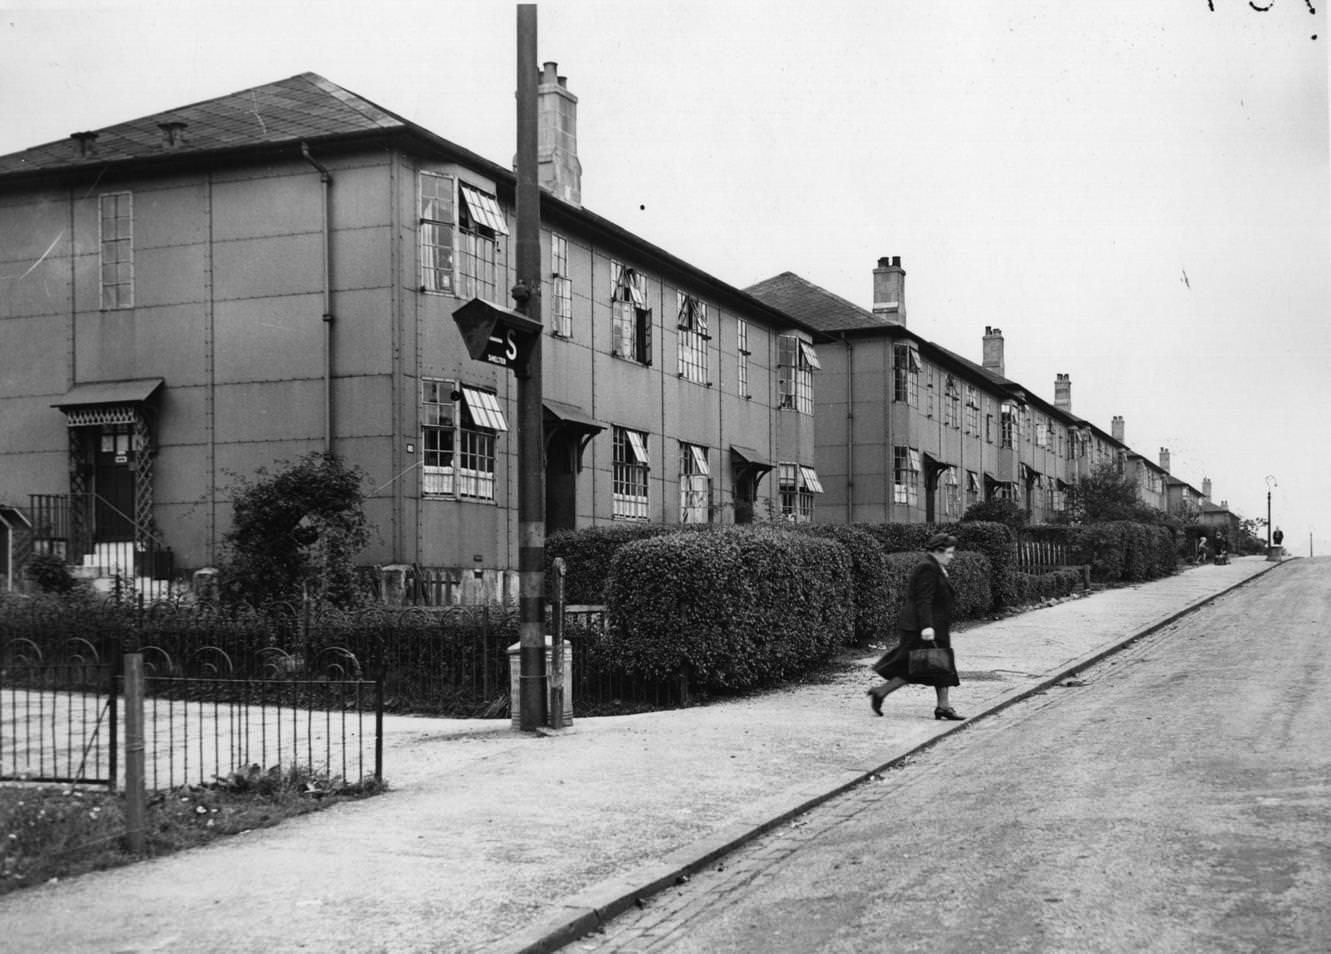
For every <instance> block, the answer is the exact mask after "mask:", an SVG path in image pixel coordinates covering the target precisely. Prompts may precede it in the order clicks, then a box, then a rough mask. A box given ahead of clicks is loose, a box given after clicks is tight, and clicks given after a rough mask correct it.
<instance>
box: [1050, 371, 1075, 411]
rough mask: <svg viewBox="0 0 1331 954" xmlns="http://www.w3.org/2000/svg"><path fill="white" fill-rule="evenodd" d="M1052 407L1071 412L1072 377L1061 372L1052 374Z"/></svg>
mask: <svg viewBox="0 0 1331 954" xmlns="http://www.w3.org/2000/svg"><path fill="white" fill-rule="evenodd" d="M1054 407H1056V408H1058V409H1059V410H1060V411H1067V412H1068V413H1069V414H1071V413H1072V378H1070V377H1068V376H1067V375H1066V374H1063V373H1061V372H1060V373H1059V374H1056V375H1054Z"/></svg>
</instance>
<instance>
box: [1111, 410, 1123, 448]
mask: <svg viewBox="0 0 1331 954" xmlns="http://www.w3.org/2000/svg"><path fill="white" fill-rule="evenodd" d="M1109 436H1110V437H1112V438H1113V439H1114V440H1116V441H1118V442H1119V443H1120V444H1126V443H1127V441H1125V440H1124V439H1123V415H1122V414H1115V415H1114V419H1113V420H1112V421H1110V422H1109Z"/></svg>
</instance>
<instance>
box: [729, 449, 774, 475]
mask: <svg viewBox="0 0 1331 954" xmlns="http://www.w3.org/2000/svg"><path fill="white" fill-rule="evenodd" d="M730 456H731V457H733V458H734V459H735V463H737V464H739V465H740V466H741V467H752V468H753V469H754V470H759V471H762V472H763V473H766V472H767V471H769V470H771V469H772V466H773V465H772V462H771V461H770V460H768V459H767V458H766V457H765V456H764V455H763V454H761V453H759V452H758V451H756V450H754V449H753V448H752V447H745V446H744V445H743V444H731V445H730Z"/></svg>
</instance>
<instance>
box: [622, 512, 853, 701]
mask: <svg viewBox="0 0 1331 954" xmlns="http://www.w3.org/2000/svg"><path fill="white" fill-rule="evenodd" d="M606 593H607V600H606V603H607V608H608V611H609V614H610V618H611V621H612V624H611V625H612V627H613V633H614V637H615V639H616V640H617V642H618V643H619V658H620V662H621V664H622V665H623V667H624V669H625V670H626V671H628V672H630V673H635V674H639V675H642V676H645V677H647V678H650V679H658V680H664V679H669V678H672V677H678V676H683V677H684V678H687V679H688V680H689V682H690V683H691V684H692V685H694V686H698V687H701V688H707V689H727V690H736V689H747V688H751V687H754V686H759V685H764V684H770V683H772V682H775V681H777V680H780V679H782V678H785V677H788V676H791V675H795V674H797V673H799V672H803V671H805V670H807V669H808V668H810V667H811V666H813V665H815V664H817V663H820V662H822V661H824V660H826V659H827V658H828V657H829V656H830V655H831V653H832V652H833V650H834V649H835V647H836V646H837V645H838V644H839V643H843V642H847V641H848V640H849V639H850V638H851V634H852V633H853V631H854V629H853V624H852V616H851V612H852V611H851V605H852V600H851V558H850V554H849V553H848V552H847V550H846V548H845V547H844V546H842V545H841V544H839V543H835V542H833V541H832V540H826V539H820V538H818V537H814V536H810V535H808V534H800V533H788V532H784V531H780V530H774V529H765V528H758V527H754V528H747V527H746V528H743V529H741V528H735V527H726V528H721V529H718V530H716V531H714V532H711V533H684V532H681V533H672V534H668V535H664V536H658V537H654V538H649V539H645V540H638V541H636V542H633V543H628V544H626V545H624V546H622V547H621V548H620V549H619V551H618V552H617V553H616V554H615V555H614V558H613V559H612V561H611V570H610V582H609V586H608V587H607V591H606Z"/></svg>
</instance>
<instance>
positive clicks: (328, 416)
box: [300, 142, 333, 454]
mask: <svg viewBox="0 0 1331 954" xmlns="http://www.w3.org/2000/svg"><path fill="white" fill-rule="evenodd" d="M300 154H301V155H302V156H304V157H305V161H306V162H308V163H309V164H310V165H312V166H314V168H315V169H317V170H319V182H320V183H321V185H322V187H323V208H322V211H321V215H320V217H321V219H322V222H321V228H322V231H323V296H324V310H323V326H324V333H323V344H324V357H323V366H324V367H323V370H324V402H323V403H324V453H325V454H328V453H331V452H332V450H333V243H332V231H331V229H330V228H329V219H330V218H331V217H332V204H333V193H332V189H333V176H332V174H331V173H330V172H329V171H328V169H327V167H326V166H324V165H323V164H322V163H320V162H319V161H318V160H317V159H315V158H314V157H313V156H311V155H310V147H309V146H308V145H306V144H305V143H303V142H302V143H301V144H300Z"/></svg>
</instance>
